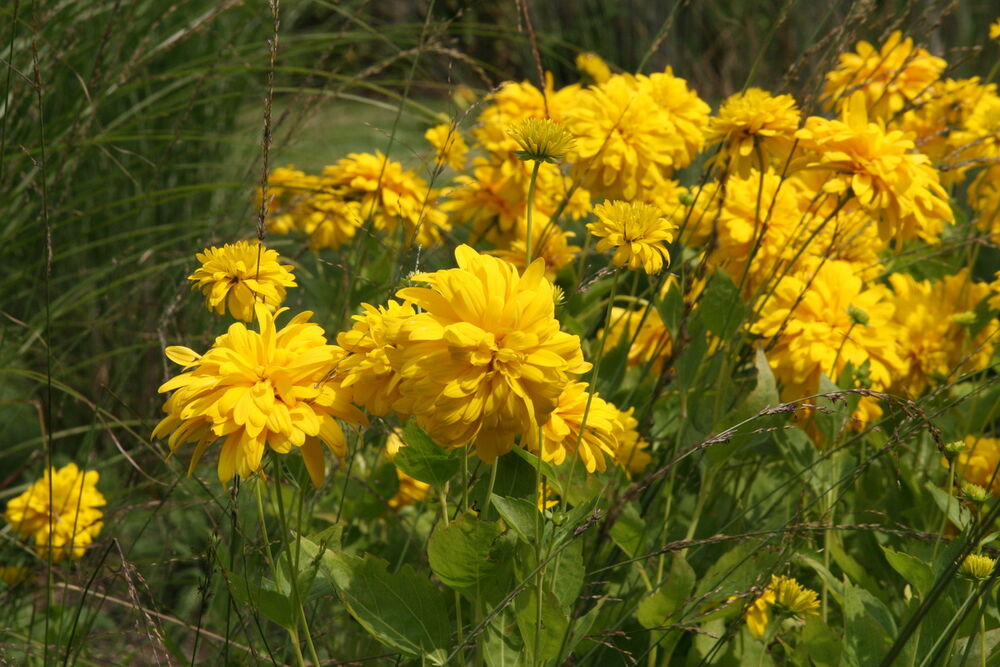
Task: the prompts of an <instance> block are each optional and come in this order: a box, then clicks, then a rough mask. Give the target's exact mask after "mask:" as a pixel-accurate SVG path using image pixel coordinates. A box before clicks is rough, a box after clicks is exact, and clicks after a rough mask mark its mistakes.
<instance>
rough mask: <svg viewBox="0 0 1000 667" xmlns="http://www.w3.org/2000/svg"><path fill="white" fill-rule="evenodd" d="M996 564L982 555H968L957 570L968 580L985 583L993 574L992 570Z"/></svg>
mask: <svg viewBox="0 0 1000 667" xmlns="http://www.w3.org/2000/svg"><path fill="white" fill-rule="evenodd" d="M996 565H997V562H996V561H995V560H993V559H992V558H990V557H989V556H984V555H982V554H969V555H968V556H966V557H965V560H963V561H962V564H961V565H960V566H959V569H960V570H961V571H962V574H964V575H966V576H967V577H969V578H970V579H976V580H978V581H986V580H987V579H989V578H990V575H991V574H993V568H995V567H996Z"/></svg>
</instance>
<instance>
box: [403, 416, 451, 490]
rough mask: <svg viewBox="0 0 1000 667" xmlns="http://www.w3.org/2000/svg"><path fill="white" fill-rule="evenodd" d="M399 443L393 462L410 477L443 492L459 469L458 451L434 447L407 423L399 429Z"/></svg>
mask: <svg viewBox="0 0 1000 667" xmlns="http://www.w3.org/2000/svg"><path fill="white" fill-rule="evenodd" d="M403 442H405V443H406V446H405V447H400V448H399V451H398V452H397V453H396V458H394V459H393V462H394V463H395V464H396V465H397V466H398V467H399V469H400V470H402V471H403V472H405V473H406V474H407V475H409V476H410V477H413V478H414V479H418V480H420V481H421V482H424V483H426V484H430V485H431V486H433V487H434V488H436V489H440V488H443V487H444V485H445V484H447V483H448V481H449V480H450V479H451V478H452V477H454V476H455V473H456V472H458V469H459V468H460V467H461V466H462V457H463V456H465V452H464V450H462V449H446V448H444V447H439V446H438V445H436V444H435V443H434V441H433V440H432V439H431V437H430V436H429V435H427V434H426V433H424V431H423V429H421V428H420V427H419V426H417V422H416V421H414V420H412V419H411V420H410V421H409V422H407V424H406V427H405V428H403Z"/></svg>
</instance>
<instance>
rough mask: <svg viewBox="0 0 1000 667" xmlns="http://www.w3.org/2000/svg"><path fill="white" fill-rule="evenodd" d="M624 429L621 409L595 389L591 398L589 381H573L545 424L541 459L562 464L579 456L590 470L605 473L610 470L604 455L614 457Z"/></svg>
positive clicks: (564, 390) (612, 458) (613, 458)
mask: <svg viewBox="0 0 1000 667" xmlns="http://www.w3.org/2000/svg"><path fill="white" fill-rule="evenodd" d="M588 401H589V403H590V406H589V409H588V406H587V403H588ZM584 415H586V421H584ZM581 427H582V430H583V435H582V436H581V434H580V431H581ZM623 430H624V429H623V425H622V422H621V421H620V420H619V418H618V408H616V407H615V406H614V405H612V404H610V403H608V402H607V401H605V400H604V399H603V398H601V397H600V395H598V394H597V393H596V392H595V393H594V396H593V398H590V392H589V391H588V387H587V383H586V382H571V383H569V384H568V385H566V387H565V389H563V391H562V394H561V395H560V396H559V405H558V406H557V407H556V409H555V410H553V411H552V414H551V415H550V416H549V421H548V422H547V423H546V424H545V425H544V426H543V427H542V452H541V456H542V460H543V461H546V462H549V463H554V464H556V465H562V464H563V463H565V462H566V460H567V458H568V459H569V460H570V461H572V460H573V458H574V457H575V456H577V455H578V456H579V457H580V461H581V462H583V466H584V467H585V468H586V469H587V472H590V473H592V472H594V471H595V470H600V471H601V472H604V471H605V470H606V469H607V463H606V462H605V460H604V457H605V456H608V457H610V458H611V460H612V461H614V460H615V458H616V455H617V452H618V442H619V440H620V438H621V436H622V434H623ZM578 442H579V447H578V446H577V443H578Z"/></svg>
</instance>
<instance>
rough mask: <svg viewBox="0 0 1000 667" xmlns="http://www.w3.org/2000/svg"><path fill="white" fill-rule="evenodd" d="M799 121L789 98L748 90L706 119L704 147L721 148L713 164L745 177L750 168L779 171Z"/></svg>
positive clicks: (796, 109) (791, 99)
mask: <svg viewBox="0 0 1000 667" xmlns="http://www.w3.org/2000/svg"><path fill="white" fill-rule="evenodd" d="M799 120H800V114H799V109H798V107H797V106H796V105H795V98H794V97H792V96H791V95H771V94H770V93H768V92H767V91H764V90H761V89H760V88H749V89H747V90H746V91H745V92H743V93H737V94H736V95H733V96H732V97H730V98H728V99H727V100H726V101H725V102H723V103H722V106H721V107H720V108H719V115H718V116H715V117H713V118H710V119H709V121H708V130H707V131H706V132H705V143H706V144H707V145H708V146H711V145H713V144H722V146H721V147H720V148H719V152H718V154H717V155H716V157H715V158H714V160H715V161H716V162H717V163H718V164H720V165H723V166H724V168H728V169H729V170H731V171H733V172H736V173H738V174H739V175H741V176H743V177H746V176H747V175H749V173H750V168H751V167H755V168H757V169H758V170H759V169H762V168H763V169H766V168H767V166H768V165H772V164H774V165H777V166H779V167H780V164H778V163H779V162H783V161H784V160H786V159H787V158H788V153H789V151H790V149H791V147H792V142H793V141H794V136H795V131H796V130H797V129H799ZM758 151H759V153H760V155H759V156H758V155H757V153H758ZM761 161H763V164H761ZM726 165H728V167H725V166H726Z"/></svg>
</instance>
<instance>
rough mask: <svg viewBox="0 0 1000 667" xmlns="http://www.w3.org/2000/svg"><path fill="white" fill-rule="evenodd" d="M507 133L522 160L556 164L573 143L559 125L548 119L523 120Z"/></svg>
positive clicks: (570, 148) (570, 136)
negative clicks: (515, 144) (515, 145)
mask: <svg viewBox="0 0 1000 667" xmlns="http://www.w3.org/2000/svg"><path fill="white" fill-rule="evenodd" d="M507 133H508V134H509V135H510V136H511V137H512V138H513V139H514V141H516V142H517V145H518V146H520V147H521V150H519V151H516V154H517V156H518V157H519V158H521V159H522V160H532V161H535V162H550V163H552V164H558V163H559V162H562V160H563V159H565V157H566V154H567V153H569V152H570V151H572V150H573V148H574V146H575V142H574V140H573V135H572V134H570V133H569V132H568V131H567V130H566V128H565V127H563V125H562V124H561V123H557V122H555V121H554V120H550V119H548V118H524V119H522V120H519V121H518V122H516V123H514V124H513V125H511V126H510V128H508V130H507Z"/></svg>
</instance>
